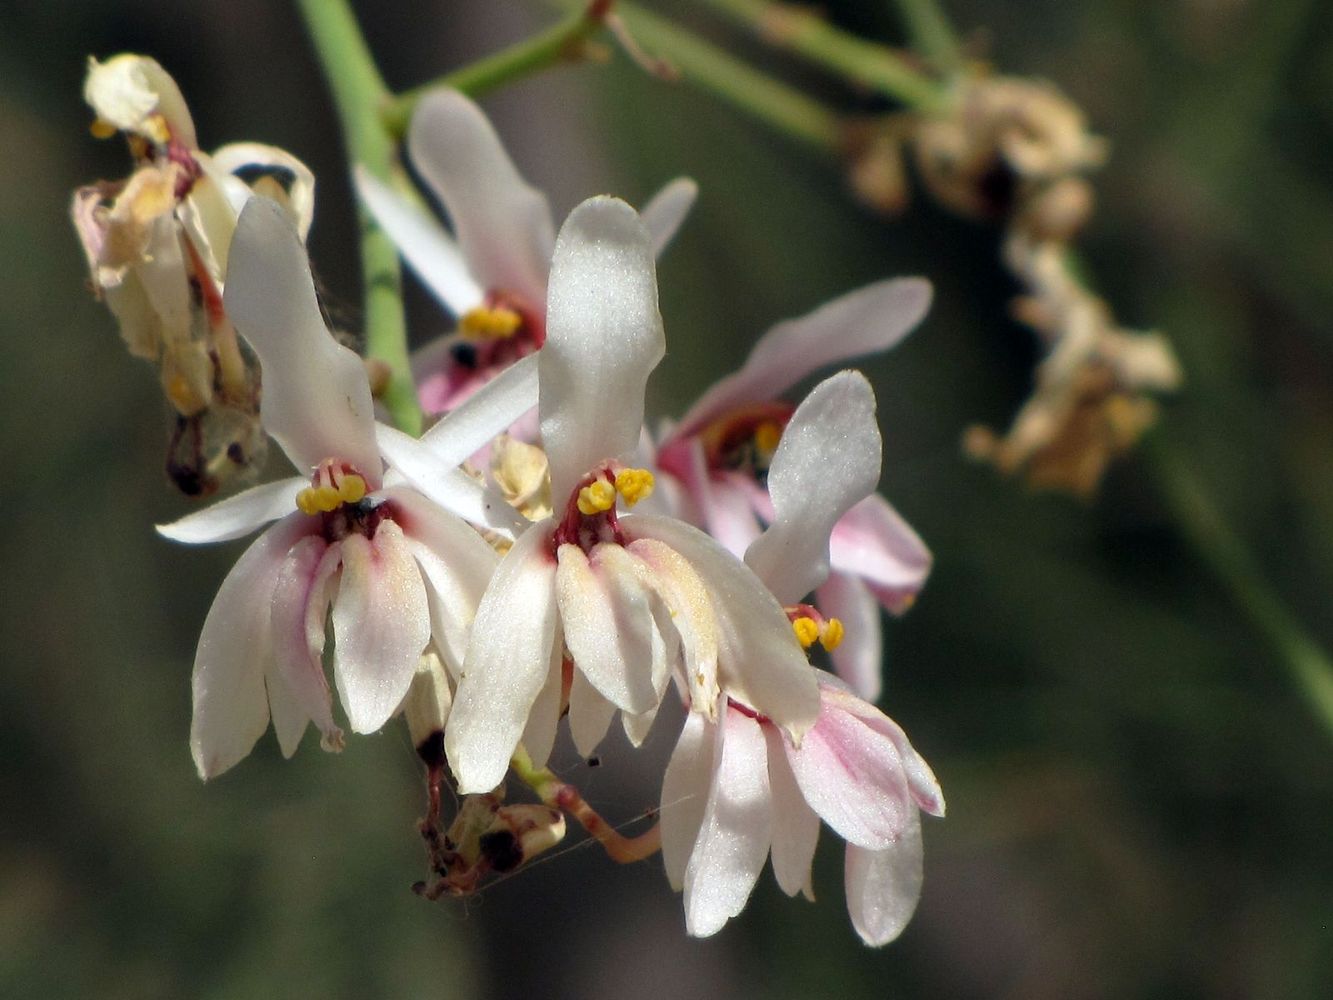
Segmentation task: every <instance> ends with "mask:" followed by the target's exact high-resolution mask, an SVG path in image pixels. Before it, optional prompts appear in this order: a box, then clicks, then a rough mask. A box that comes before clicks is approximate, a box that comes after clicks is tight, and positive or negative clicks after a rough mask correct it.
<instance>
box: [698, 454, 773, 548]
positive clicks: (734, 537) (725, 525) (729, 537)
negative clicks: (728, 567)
mask: <svg viewBox="0 0 1333 1000" xmlns="http://www.w3.org/2000/svg"><path fill="white" fill-rule="evenodd" d="M696 440H697V439H696ZM746 478H747V477H746V476H745V474H744V473H739V472H721V473H716V474H714V475H711V476H708V475H705V476H704V477H703V479H701V480H700V483H701V485H702V489H700V490H699V492H698V494H696V499H697V500H698V501H699V506H700V508H701V509H702V510H703V513H704V518H705V519H706V521H707V528H708V533H709V534H710V535H712V536H713V537H714V538H716V539H717V540H718V541H719V542H721V543H722V546H723V547H724V548H725V549H726V550H727V551H728V552H730V553H731V554H732V555H734V556H736V557H737V558H738V559H740V558H743V557H744V556H745V552H746V550H747V549H749V548H750V546H751V545H753V544H754V543H755V540H756V539H757V538H759V536H760V535H761V534H762V533H763V529H762V528H760V526H759V519H758V518H757V517H755V512H754V504H753V503H752V502H751V500H750V490H749V489H748V488H747V487H746V484H745V482H744V480H745V479H746Z"/></svg>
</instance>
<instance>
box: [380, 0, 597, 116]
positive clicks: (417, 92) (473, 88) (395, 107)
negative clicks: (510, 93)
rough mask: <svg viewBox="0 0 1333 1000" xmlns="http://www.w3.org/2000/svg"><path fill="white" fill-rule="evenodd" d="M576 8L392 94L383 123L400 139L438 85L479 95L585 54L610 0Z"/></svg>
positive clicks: (576, 59)
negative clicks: (473, 59) (467, 62)
mask: <svg viewBox="0 0 1333 1000" xmlns="http://www.w3.org/2000/svg"><path fill="white" fill-rule="evenodd" d="M578 6H579V8H580V9H579V10H577V11H574V12H573V13H571V14H570V15H569V16H568V17H566V18H565V19H564V20H563V21H561V22H560V23H559V24H556V25H553V26H552V27H550V28H548V29H547V30H546V31H544V32H542V33H541V34H539V35H534V36H532V37H531V38H525V39H524V40H523V41H521V42H517V43H515V44H514V45H511V46H509V47H508V48H506V49H502V50H500V51H499V52H496V53H494V54H492V55H489V56H486V57H485V58H483V59H479V60H478V61H476V62H474V63H471V64H470V65H467V66H464V67H462V68H461V69H457V70H454V71H453V72H451V73H447V74H445V75H444V76H442V77H440V78H439V79H437V80H433V81H431V82H430V83H426V84H422V85H421V86H420V87H413V88H412V89H411V90H409V91H407V92H406V93H403V94H399V95H398V96H396V97H391V98H389V99H388V101H387V102H386V103H385V105H384V107H383V110H382V111H381V119H382V121H383V122H384V127H385V128H387V129H388V130H389V132H390V133H391V134H392V135H394V136H398V137H402V136H403V135H404V134H405V133H406V132H407V123H408V122H409V121H410V120H411V118H412V112H413V111H414V110H415V109H416V106H417V102H418V101H420V100H421V98H422V97H423V96H424V95H425V94H427V93H429V92H430V91H432V90H435V89H437V88H439V87H451V88H453V89H454V90H459V91H462V92H463V93H465V94H467V95H469V96H471V97H478V96H480V95H481V94H484V93H486V92H487V91H490V90H494V89H495V88H496V87H499V86H500V85H502V84H505V83H509V82H510V81H512V80H517V79H519V78H520V77H524V76H527V75H529V74H531V73H536V72H538V71H539V70H543V69H547V68H549V67H551V66H555V65H558V64H559V63H562V62H577V61H578V60H580V59H581V58H583V56H584V53H585V43H586V42H588V41H589V40H590V39H592V38H593V37H594V36H596V35H597V34H598V33H599V32H601V31H602V30H603V29H604V28H605V26H606V15H607V12H608V10H609V9H610V8H611V6H612V4H611V3H610V2H607V0H594V2H592V3H588V2H586V0H584V2H582V3H580V4H578Z"/></svg>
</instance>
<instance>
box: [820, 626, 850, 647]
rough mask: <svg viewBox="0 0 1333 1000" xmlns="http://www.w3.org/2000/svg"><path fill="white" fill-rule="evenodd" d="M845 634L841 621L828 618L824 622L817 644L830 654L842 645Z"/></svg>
mask: <svg viewBox="0 0 1333 1000" xmlns="http://www.w3.org/2000/svg"><path fill="white" fill-rule="evenodd" d="M846 633H847V630H846V629H845V628H843V627H842V620H841V619H838V618H830V619H829V620H828V621H826V622H824V628H823V630H822V631H821V632H820V634H819V644H820V645H821V646H823V647H824V648H825V649H827V650H828V651H829V652H830V653H831V652H833V651H834V650H835V649H837V648H838V646H840V645H841V644H842V637H843V636H844V635H846Z"/></svg>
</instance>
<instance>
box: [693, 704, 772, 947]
mask: <svg viewBox="0 0 1333 1000" xmlns="http://www.w3.org/2000/svg"><path fill="white" fill-rule="evenodd" d="M716 739H717V743H716V750H715V751H714V753H715V765H714V771H713V784H712V788H710V789H709V794H708V808H707V809H706V810H705V812H704V819H703V825H702V827H701V828H700V830H699V839H698V841H696V842H695V845H694V851H693V853H692V854H691V855H690V863H689V865H688V866H687V867H686V869H685V929H686V930H687V931H688V932H689V933H690V934H691V935H693V936H694V937H707V936H708V935H710V934H716V933H717V932H718V931H719V930H721V929H722V925H723V924H725V923H726V922H727V921H728V920H730V919H731V918H732V917H734V916H736V915H737V914H738V913H740V912H741V910H743V909H744V908H745V903H746V900H748V899H749V898H750V892H751V890H753V889H754V884H755V882H756V881H757V880H758V878H759V873H760V872H761V871H763V869H764V859H765V858H767V857H768V847H769V840H770V835H771V831H772V822H773V814H772V802H771V799H770V796H769V787H768V750H767V747H766V745H765V742H764V734H763V732H762V730H761V729H760V727H759V723H758V722H756V721H755V720H754V719H751V718H750V717H749V716H746V715H742V714H741V713H740V712H736V711H726V712H724V713H723V720H722V722H721V724H720V725H719V726H718V732H717V738H716Z"/></svg>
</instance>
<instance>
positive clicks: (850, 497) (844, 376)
mask: <svg viewBox="0 0 1333 1000" xmlns="http://www.w3.org/2000/svg"><path fill="white" fill-rule="evenodd" d="M879 462H880V440H879V426H878V425H877V424H876V423H875V392H874V390H873V389H871V388H870V383H869V382H867V381H866V378H865V376H864V375H862V374H861V373H860V372H854V371H844V372H839V373H838V374H836V375H834V376H832V377H831V378H827V379H825V380H824V381H823V382H820V383H819V385H817V386H815V388H814V389H813V390H812V391H811V393H810V395H808V396H807V397H806V398H805V400H804V402H802V403H801V405H800V406H799V407H797V409H796V412H795V413H794V414H793V415H792V418H791V422H790V423H788V424H787V429H786V430H784V431H783V432H782V442H781V443H780V444H779V445H778V450H777V452H776V453H775V454H774V455H773V462H772V464H771V465H770V466H769V469H768V495H769V497H770V498H771V499H772V501H773V513H774V520H773V523H772V524H770V525H769V527H768V530H766V531H765V532H764V533H763V535H761V536H760V537H759V539H758V540H757V541H755V543H754V544H753V545H751V546H750V548H749V549H747V550H746V553H745V562H746V563H747V564H748V565H749V567H750V568H751V569H752V570H754V571H755V573H756V574H757V575H758V576H759V579H761V580H763V581H764V583H766V584H767V585H768V588H769V589H770V590H771V591H773V594H774V596H776V597H777V599H778V600H779V601H781V602H782V603H783V604H795V603H796V602H797V601H799V600H801V599H802V598H804V597H805V596H806V595H807V594H809V593H810V592H811V591H812V590H814V589H815V588H816V587H818V586H819V585H820V584H821V583H823V582H824V580H825V579H826V578H827V577H828V570H829V535H830V533H831V532H832V531H833V525H834V524H835V523H836V522H837V520H838V518H840V517H841V516H842V515H843V514H845V513H846V512H847V511H848V510H849V509H851V507H852V505H853V504H855V503H857V502H858V501H859V500H862V499H864V498H865V497H866V496H868V495H869V494H870V493H871V492H872V491H873V490H874V489H875V484H876V483H878V482H879Z"/></svg>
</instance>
